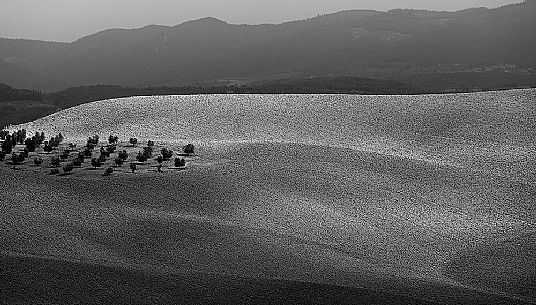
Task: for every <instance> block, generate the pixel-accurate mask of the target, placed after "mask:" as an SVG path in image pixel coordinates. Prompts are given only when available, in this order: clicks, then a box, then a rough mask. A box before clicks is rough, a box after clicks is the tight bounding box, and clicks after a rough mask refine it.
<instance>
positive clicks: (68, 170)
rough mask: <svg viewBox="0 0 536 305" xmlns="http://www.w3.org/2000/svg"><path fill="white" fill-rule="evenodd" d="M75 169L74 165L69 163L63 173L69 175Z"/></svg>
mask: <svg viewBox="0 0 536 305" xmlns="http://www.w3.org/2000/svg"><path fill="white" fill-rule="evenodd" d="M73 169H74V165H73V164H72V163H68V164H66V165H65V166H64V167H63V172H64V173H66V174H68V173H70V172H72V171H73Z"/></svg>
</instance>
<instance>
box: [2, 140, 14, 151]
mask: <svg viewBox="0 0 536 305" xmlns="http://www.w3.org/2000/svg"><path fill="white" fill-rule="evenodd" d="M2 151H3V152H4V153H6V154H10V153H11V152H12V151H13V143H12V142H11V140H10V139H9V138H6V140H5V141H4V142H3V143H2Z"/></svg>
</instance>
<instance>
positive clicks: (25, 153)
mask: <svg viewBox="0 0 536 305" xmlns="http://www.w3.org/2000/svg"><path fill="white" fill-rule="evenodd" d="M20 155H21V156H23V157H24V158H25V159H26V158H28V156H29V155H30V152H29V151H28V149H26V147H25V148H24V149H23V150H22V152H21V153H20Z"/></svg>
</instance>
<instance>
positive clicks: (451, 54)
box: [0, 1, 536, 91]
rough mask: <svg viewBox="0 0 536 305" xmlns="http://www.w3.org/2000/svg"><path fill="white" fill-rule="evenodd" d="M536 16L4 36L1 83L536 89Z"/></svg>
mask: <svg viewBox="0 0 536 305" xmlns="http://www.w3.org/2000/svg"><path fill="white" fill-rule="evenodd" d="M534 15H536V2H534V1H525V2H523V3H519V4H514V5H508V6H504V7H500V8H496V9H483V8H481V9H469V10H464V11H458V12H431V11H417V10H391V11H388V12H381V11H358V10H356V11H343V12H339V13H334V14H329V15H323V16H319V17H316V18H311V19H307V20H300V21H294V22H287V23H283V24H277V25H272V24H263V25H235V24H229V23H226V22H224V21H221V20H218V19H215V18H204V19H200V20H194V21H190V22H186V23H183V24H180V25H177V26H174V27H168V26H157V25H151V26H147V27H144V28H140V29H132V30H126V29H112V30H106V31H103V32H99V33H96V34H94V35H90V36H87V37H84V38H81V39H79V40H77V41H75V42H72V43H53V42H41V41H27V40H11V39H0V82H5V83H9V84H11V85H13V86H15V87H24V88H26V87H31V88H39V89H43V90H47V91H53V90H60V89H64V88H67V87H76V86H82V85H96V84H107V85H123V86H134V87H146V86H180V85H184V84H192V83H194V82H197V83H201V84H207V83H209V84H214V83H217V82H220V81H222V82H225V81H228V80H235V79H240V80H244V81H258V80H274V79H286V78H306V77H310V76H327V75H337V76H361V77H373V78H390V79H397V80H404V79H408V78H407V76H408V75H417V76H418V75H426V74H427V73H430V72H438V73H440V74H441V75H442V76H443V80H438V81H437V82H436V84H435V85H436V86H439V87H440V89H449V88H452V87H453V86H454V88H456V87H457V86H460V85H463V82H458V83H455V84H449V86H444V85H441V84H442V83H443V82H444V81H445V80H450V81H452V79H456V77H457V76H456V75H453V74H452V72H453V71H454V72H469V73H472V74H474V73H476V72H475V71H477V72H480V73H481V74H478V73H477V74H476V76H475V78H478V76H479V75H487V74H486V73H488V72H490V71H492V70H494V69H495V70H497V69H498V70H500V72H501V73H500V74H499V75H494V79H495V81H496V82H497V80H499V81H498V83H499V85H497V84H495V85H494V86H495V88H497V87H496V86H499V87H500V86H504V87H516V86H517V87H519V86H534V85H536V79H535V77H534V74H530V70H528V69H531V68H532V69H533V68H534V67H536V56H535V55H534V52H533V50H534V48H535V46H536V38H534V35H533V33H534V32H536V21H535V18H534ZM532 71H533V70H532ZM514 74H515V75H514ZM512 75H514V76H512ZM516 77H517V78H516ZM512 79H513V80H512ZM415 82H416V83H418V82H419V81H418V80H416V81H415ZM486 83H488V82H484V83H483V84H478V83H475V85H474V86H477V87H486ZM438 84H439V85H438Z"/></svg>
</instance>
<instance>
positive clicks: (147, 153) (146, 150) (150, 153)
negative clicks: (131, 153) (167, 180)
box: [143, 146, 153, 158]
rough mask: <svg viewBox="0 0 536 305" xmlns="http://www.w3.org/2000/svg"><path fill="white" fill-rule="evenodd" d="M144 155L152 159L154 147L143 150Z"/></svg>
mask: <svg viewBox="0 0 536 305" xmlns="http://www.w3.org/2000/svg"><path fill="white" fill-rule="evenodd" d="M143 154H144V155H146V156H147V158H150V157H152V156H153V147H152V146H146V147H144V148H143Z"/></svg>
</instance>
